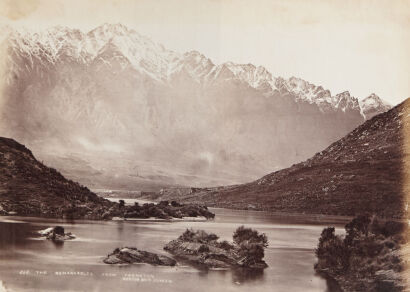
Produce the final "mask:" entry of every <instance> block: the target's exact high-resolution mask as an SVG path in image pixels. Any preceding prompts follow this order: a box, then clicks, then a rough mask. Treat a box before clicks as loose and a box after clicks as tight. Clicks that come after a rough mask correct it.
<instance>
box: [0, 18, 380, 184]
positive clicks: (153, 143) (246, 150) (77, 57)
mask: <svg viewBox="0 0 410 292" xmlns="http://www.w3.org/2000/svg"><path fill="white" fill-rule="evenodd" d="M5 30H6V31H7V33H6V34H5V35H1V36H0V37H1V39H2V41H1V44H2V46H6V48H7V52H8V56H7V58H4V60H3V59H2V60H0V61H2V62H6V64H4V66H3V64H2V68H5V69H6V71H5V72H2V73H3V77H4V78H5V80H6V84H5V88H4V89H5V90H4V95H3V96H2V97H3V98H2V106H1V108H0V135H3V136H10V137H13V138H15V139H17V140H18V141H21V142H22V143H25V144H27V145H29V146H30V148H31V149H33V150H34V151H35V152H36V153H39V155H41V157H42V159H44V161H46V162H48V163H49V162H52V163H53V164H50V165H58V166H59V167H61V168H62V169H63V168H66V166H67V165H68V163H66V162H64V163H63V162H62V160H61V156H65V155H67V154H66V153H72V152H74V154H75V156H76V158H77V159H71V158H70V159H69V161H71V162H72V163H73V164H75V165H74V166H73V167H70V168H69V171H67V172H66V173H65V174H68V175H70V177H71V178H74V179H77V180H79V181H81V182H82V183H87V184H88V185H91V186H93V185H92V184H90V182H96V184H98V185H97V187H100V186H101V185H100V184H106V183H107V182H109V185H110V186H109V187H114V188H117V187H118V184H119V185H120V186H121V187H124V186H127V187H128V186H129V187H133V188H139V187H140V185H141V184H144V185H152V184H153V183H154V182H156V181H160V182H161V185H169V184H190V185H191V184H192V183H194V184H196V185H216V184H227V183H234V182H245V181H249V180H252V179H255V178H256V177H259V176H260V175H262V174H264V173H267V172H268V171H271V170H272V169H280V168H283V167H287V166H289V165H291V164H293V163H295V162H299V161H301V160H303V159H306V158H308V157H310V156H311V155H312V154H313V153H315V152H317V151H318V150H320V149H323V148H324V147H325V146H327V145H329V144H330V143H332V142H334V141H336V140H337V139H339V138H340V137H342V136H343V135H345V134H346V133H348V132H349V131H351V130H352V129H353V128H355V127H356V126H358V125H359V124H360V123H363V121H364V120H365V119H364V114H363V113H362V110H361V108H360V107H359V106H360V104H359V106H358V101H357V99H356V98H355V97H353V96H351V95H350V94H348V93H341V94H338V95H332V94H331V92H330V91H329V90H326V89H325V88H323V87H322V86H317V85H314V84H311V83H309V82H307V81H305V80H303V79H300V78H296V77H291V78H289V79H285V78H282V77H274V76H273V75H272V73H271V72H269V71H268V70H267V69H266V68H264V67H263V66H255V65H253V64H236V63H233V62H225V63H222V64H215V63H214V62H213V61H212V60H210V59H209V58H208V57H206V56H205V55H203V54H201V53H200V52H198V51H190V52H186V53H183V54H181V53H178V52H174V51H172V50H168V49H167V48H165V47H164V46H162V45H161V44H158V43H156V42H153V41H152V40H151V39H150V38H148V37H145V36H143V35H141V34H139V33H138V32H136V31H135V30H133V29H130V28H127V27H126V26H124V25H122V24H104V25H102V26H100V27H97V28H95V29H93V30H91V31H89V32H82V31H80V30H78V29H72V28H67V27H54V28H50V29H47V30H42V31H33V30H25V29H18V30H14V29H11V28H5ZM366 105H367V107H368V109H367V110H366V111H365V112H366V113H367V112H370V111H372V109H373V105H376V103H372V104H370V103H369V104H367V103H366ZM380 110H383V108H382V107H378V108H377V109H375V110H374V112H376V113H377V112H378V111H380ZM56 149H57V150H59V152H60V153H58V154H56V153H55V150H56ZM113 153H116V154H115V155H117V154H118V153H121V155H122V156H121V157H117V158H113V157H112V156H115V155H114V154H113ZM53 155H59V156H60V157H59V159H56V158H55V157H51V156H53ZM118 155H120V154H118ZM100 157H111V158H112V160H113V161H114V162H113V161H110V160H108V159H107V160H104V161H102V160H101V158H100ZM84 160H86V161H85V162H84ZM125 160H127V161H128V163H124V162H123V161H125ZM56 161H57V162H56ZM83 162H84V163H83ZM54 163H55V164H54ZM115 163H117V167H116V173H118V176H116V177H118V178H119V179H120V180H122V181H121V183H118V184H117V182H116V183H115V186H114V183H113V182H112V181H113V180H114V178H113V176H112V173H110V171H112V169H113V168H115V167H114V166H113V164H115ZM94 165H96V166H94ZM152 165H155V167H152ZM90 166H93V167H90ZM76 168H80V170H79V171H75V170H76ZM95 168H96V169H95ZM176 168H177V169H176ZM84 169H86V171H84ZM135 169H139V171H138V172H139V173H144V171H145V173H146V175H145V176H141V175H140V176H135V175H133V173H134V172H135ZM83 172H89V177H88V178H87V180H85V177H86V175H84V176H78V175H76V174H77V173H83ZM97 174H98V175H99V174H104V175H101V176H99V177H96V176H97ZM195 180H198V181H199V182H198V183H196V182H193V181H195ZM132 181H136V186H135V185H131V182H132Z"/></svg>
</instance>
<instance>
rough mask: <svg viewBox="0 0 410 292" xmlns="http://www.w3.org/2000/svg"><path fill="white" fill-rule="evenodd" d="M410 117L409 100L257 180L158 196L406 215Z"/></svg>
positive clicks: (314, 210)
mask: <svg viewBox="0 0 410 292" xmlns="http://www.w3.org/2000/svg"><path fill="white" fill-rule="evenodd" d="M409 116H410V99H407V100H406V101H405V102H403V103H402V104H400V105H398V106H396V107H395V108H393V109H391V110H390V111H388V112H386V113H383V114H380V115H377V116H375V117H373V118H372V119H371V120H369V121H367V122H365V123H364V124H362V125H361V126H359V127H358V128H356V129H355V130H354V131H352V132H351V133H350V134H348V135H347V136H345V137H344V138H342V139H340V140H339V141H337V142H335V143H333V144H332V145H330V146H329V147H328V148H326V149H325V150H324V151H322V152H320V153H317V154H316V155H315V156H313V157H312V158H310V159H308V160H306V161H304V162H302V163H299V164H295V165H293V166H292V167H289V168H286V169H283V170H280V171H277V172H274V173H271V174H269V175H266V176H264V177H262V178H261V179H259V180H256V181H254V182H251V183H247V184H242V185H235V186H228V187H220V188H209V189H187V190H184V189H176V188H175V189H165V190H162V192H161V193H159V194H157V197H159V198H161V199H176V200H184V202H187V201H188V202H200V203H202V204H206V205H208V206H218V207H228V208H240V209H248V208H253V209H257V210H268V211H284V212H305V213H317V214H319V213H320V214H339V215H355V214H359V213H361V212H363V211H367V212H372V213H375V214H378V215H379V216H382V217H396V218H399V217H406V216H407V214H408V213H407V211H406V208H405V206H406V204H407V202H406V199H405V196H406V194H409V193H410V188H409V181H408V179H406V177H407V178H409V177H410V176H409V171H410V170H409V167H408V163H405V162H406V161H407V162H408V161H409V152H410V151H409V150H410V149H409V148H410V145H409V141H410V140H409V139H410V137H409V135H410V130H409V120H410V118H409ZM406 137H407V142H406ZM405 165H407V167H406V166H405Z"/></svg>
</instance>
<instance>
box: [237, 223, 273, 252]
mask: <svg viewBox="0 0 410 292" xmlns="http://www.w3.org/2000/svg"><path fill="white" fill-rule="evenodd" d="M233 242H234V243H235V244H237V245H241V244H242V243H244V242H249V243H256V244H260V245H261V246H262V247H267V246H268V238H267V237H266V234H265V233H262V234H259V232H258V231H256V230H253V229H251V228H245V226H243V225H242V226H240V227H238V228H237V229H236V231H235V232H234V234H233Z"/></svg>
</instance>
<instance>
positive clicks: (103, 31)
mask: <svg viewBox="0 0 410 292" xmlns="http://www.w3.org/2000/svg"><path fill="white" fill-rule="evenodd" d="M2 32H3V35H7V34H9V38H8V41H9V43H8V46H9V47H10V48H11V49H12V50H15V52H16V53H19V54H21V55H26V56H30V57H31V58H36V57H37V58H38V59H39V60H43V59H44V58H45V59H46V61H48V62H50V63H52V64H54V63H55V62H57V60H58V59H63V58H68V59H70V58H71V59H73V60H75V61H77V62H80V63H84V64H89V63H91V62H101V63H105V64H107V65H110V62H111V61H112V60H108V59H106V58H107V57H108V56H110V58H114V59H117V61H120V63H121V68H120V69H122V70H124V69H125V68H126V67H127V66H132V68H133V69H134V70H136V71H138V72H143V73H145V74H147V75H149V76H150V77H152V78H153V79H155V80H157V81H161V82H165V83H166V82H169V81H170V80H172V76H173V75H175V74H177V73H179V72H181V71H186V72H187V73H188V74H189V75H190V76H191V77H192V78H193V79H194V80H197V81H198V82H208V83H209V82H214V81H216V80H218V79H219V80H222V81H224V80H225V81H226V80H237V81H241V82H244V83H246V84H247V85H248V86H250V87H252V88H255V89H259V90H261V91H263V92H265V93H268V94H269V93H272V92H274V91H275V90H276V91H279V92H280V93H281V94H284V93H288V94H290V95H292V96H293V97H294V98H295V99H296V100H301V101H305V102H308V103H311V104H316V105H317V106H318V107H319V108H320V109H321V110H322V111H326V110H329V109H332V110H337V109H341V110H342V111H346V110H357V109H359V110H360V111H361V112H362V113H364V112H368V113H370V112H371V113H372V114H371V115H373V114H376V113H381V112H383V111H386V110H387V109H389V108H390V106H389V105H387V104H386V103H385V102H383V101H382V100H381V99H380V98H375V97H374V96H376V95H374V94H372V95H371V96H369V97H367V98H366V99H365V100H363V101H361V102H359V100H358V99H357V98H355V97H353V96H350V94H349V92H347V91H345V92H342V93H339V94H337V95H335V96H332V95H331V92H330V91H329V90H327V89H324V88H323V87H322V86H317V85H314V84H312V83H309V82H307V81H305V80H303V79H301V78H296V77H290V78H288V79H284V78H281V77H277V78H275V77H272V74H271V73H270V72H269V71H268V70H266V68H264V67H262V66H258V67H256V66H255V65H253V64H235V63H232V62H227V63H223V64H220V65H215V64H214V63H213V62H212V61H211V60H210V59H208V58H206V57H205V56H204V55H202V54H201V53H199V52H197V51H191V52H187V53H185V54H179V53H176V52H173V51H171V50H167V49H165V48H164V47H163V46H162V45H160V44H158V43H155V42H153V41H152V40H151V39H150V38H148V37H146V36H142V35H140V34H139V33H137V32H136V31H135V30H132V29H129V28H128V27H126V26H124V25H122V24H104V25H102V26H99V27H97V28H95V29H93V30H91V31H89V32H88V33H83V32H81V31H80V30H78V29H71V28H67V27H62V26H57V27H53V28H50V29H47V30H45V31H37V32H36V31H33V30H27V29H19V30H12V29H10V28H8V27H7V28H3V29H2ZM32 64H33V62H31V65H32ZM28 65H30V64H28ZM376 97H377V96H376ZM363 107H365V108H363ZM363 115H364V117H366V118H368V117H369V116H366V115H365V114H363Z"/></svg>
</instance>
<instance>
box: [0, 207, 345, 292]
mask: <svg viewBox="0 0 410 292" xmlns="http://www.w3.org/2000/svg"><path fill="white" fill-rule="evenodd" d="M215 212H216V214H217V217H216V219H215V220H214V221H208V222H172V223H170V222H130V221H127V222H122V221H116V222H113V221H104V222H97V221H84V220H76V221H66V220H49V219H40V218H21V217H14V218H11V217H0V281H3V283H4V285H6V286H8V287H10V288H11V289H13V288H14V290H16V291H20V290H24V289H26V288H27V287H31V286H33V287H34V286H35V287H36V289H34V290H33V291H42V290H45V289H51V290H61V289H62V288H63V289H66V290H77V291H90V287H92V289H91V290H93V291H111V290H112V291H134V290H136V289H137V290H141V291H164V290H167V291H170V292H171V291H178V292H179V291H183V292H184V291H187V292H188V291H189V292H191V291H209V290H212V291H215V292H226V291H231V290H234V291H243V292H245V291H250V290H252V291H255V292H262V291H296V292H298V291H300V292H302V291H303V292H306V291H339V290H336V288H335V287H336V286H334V282H332V281H331V280H330V279H325V278H321V277H320V276H319V275H316V274H315V272H314V270H313V264H314V262H315V260H316V259H315V256H314V248H315V247H316V244H317V240H318V237H319V235H320V232H321V230H322V228H323V227H324V226H325V225H327V223H325V224H323V223H321V222H320V220H319V219H317V218H315V220H316V221H315V220H313V221H315V223H314V224H312V223H311V221H312V218H310V219H308V220H307V221H309V224H303V216H299V217H294V216H292V217H290V218H287V219H286V218H283V216H279V217H280V218H279V219H278V215H272V214H266V213H265V214H264V213H259V212H249V211H233V210H223V209H215ZM6 219H7V220H11V219H14V220H19V221H24V223H11V222H7V220H6ZM320 219H321V220H322V219H323V218H320ZM325 220H328V221H329V220H330V219H328V218H327V219H325ZM295 222H297V223H296V224H295ZM339 222H340V221H337V220H336V223H339ZM242 224H245V225H246V226H248V227H252V228H256V229H257V230H258V231H260V232H263V233H266V234H267V236H268V239H269V247H268V248H267V249H266V251H265V261H266V262H267V264H268V265H269V267H268V268H267V269H265V270H264V271H250V270H245V269H233V270H225V271H220V270H218V271H215V270H209V271H207V270H203V269H201V268H200V267H194V266H192V265H191V264H189V263H186V262H180V264H179V265H178V266H177V267H154V266H150V265H131V266H109V265H105V264H103V263H102V259H103V257H104V256H106V255H107V254H109V253H110V252H112V251H113V250H114V249H115V248H117V247H121V246H135V247H138V248H139V249H142V250H147V251H151V252H154V253H160V254H165V255H168V256H169V254H167V253H166V252H165V251H164V250H163V246H164V245H165V244H166V243H167V242H169V241H170V240H172V239H175V238H176V237H178V236H179V235H180V234H181V233H182V232H183V231H184V230H185V229H186V228H191V227H192V228H194V229H204V230H207V231H209V232H213V233H215V234H217V235H219V236H220V238H221V240H232V234H233V231H234V230H235V229H236V228H237V227H238V226H239V225H242ZM56 225H61V226H64V228H65V229H66V231H67V232H72V233H73V234H75V235H76V236H77V238H76V239H75V240H73V241H67V242H63V243H60V244H58V243H53V242H52V241H49V240H43V239H41V240H39V237H38V234H37V231H39V230H41V229H45V228H47V227H52V226H56ZM25 270H29V271H31V274H30V275H28V276H27V275H26V276H22V275H19V271H25ZM38 270H44V271H47V272H48V274H47V275H42V276H38V275H36V274H35V271H38ZM55 271H81V272H84V273H92V276H87V277H84V276H64V277H61V276H56V275H55V274H54V272H55ZM107 274H114V275H115V276H111V277H110V276H106V275H107ZM124 274H132V275H148V276H153V277H154V278H155V279H156V280H158V283H153V282H152V283H142V282H135V281H125V280H124V279H123V278H124ZM160 280H169V281H171V282H172V284H166V285H165V284H162V283H160ZM62 281H63V282H64V286H62V284H61V283H62ZM63 291H64V290H63Z"/></svg>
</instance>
